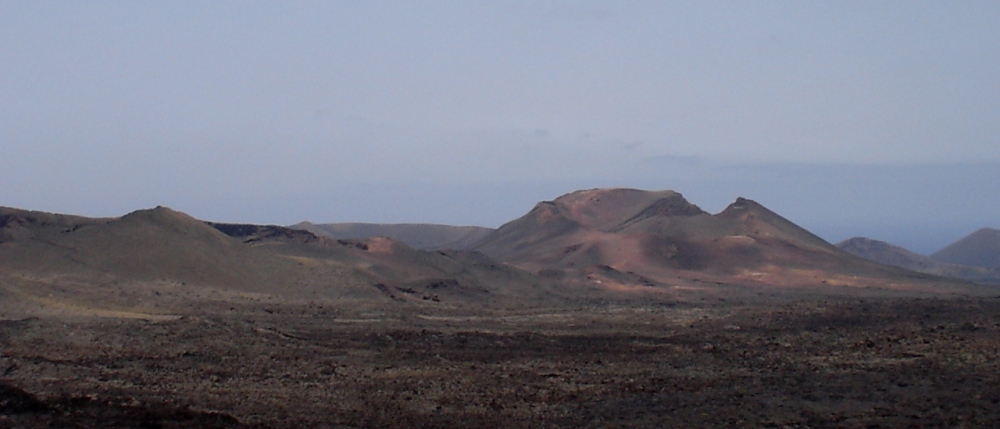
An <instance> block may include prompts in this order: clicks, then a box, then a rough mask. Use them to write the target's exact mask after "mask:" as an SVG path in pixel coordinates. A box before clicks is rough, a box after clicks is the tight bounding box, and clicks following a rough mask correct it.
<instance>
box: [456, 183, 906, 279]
mask: <svg viewBox="0 0 1000 429" xmlns="http://www.w3.org/2000/svg"><path fill="white" fill-rule="evenodd" d="M474 249H476V250H478V251H480V252H483V253H485V254H486V255H489V256H491V257H494V258H496V259H499V260H503V261H507V262H510V263H512V264H514V265H516V266H519V267H522V268H525V269H527V270H531V271H536V272H540V273H543V274H548V275H553V276H562V277H564V278H567V279H577V281H579V282H581V283H588V282H589V283H592V284H595V283H596V284H601V285H605V286H607V285H614V287H626V288H627V287H631V286H637V285H638V286H651V285H659V286H678V287H680V286H685V287H686V286H691V285H692V284H693V283H704V282H706V281H709V282H713V283H719V284H723V283H725V284H743V285H748V284H755V285H770V286H808V285H824V284H827V285H854V286H878V287H889V288H905V287H911V286H912V285H901V284H900V282H902V281H906V282H910V283H913V282H914V281H915V280H913V278H914V276H916V277H920V276H919V275H918V274H915V273H910V272H906V271H903V270H899V269H895V268H891V267H886V266H882V265H878V264H874V263H871V262H869V261H865V260H863V259H861V258H857V257H855V256H852V255H848V254H846V253H844V252H842V251H840V250H839V249H837V248H836V247H834V246H833V245H831V244H829V243H827V242H825V241H824V240H822V239H821V238H819V237H817V236H816V235H814V234H812V233H810V232H809V231H806V230H805V229H803V228H801V227H799V226H797V225H795V224H794V223H792V222H790V221H788V220H787V219H784V218H783V217H781V216H779V215H777V214H776V213H774V212H772V211H771V210H768V209H767V208H766V207H764V206H762V205H760V204H758V203H756V202H754V201H751V200H747V199H743V198H740V199H737V200H736V202H734V203H733V204H731V205H730V206H729V207H727V208H726V209H725V210H724V211H722V212H721V213H718V214H715V215H712V214H709V213H706V212H705V211H703V210H701V209H700V208H698V207H697V206H695V205H693V204H691V203H689V202H687V201H686V200H684V198H683V197H682V196H681V195H680V194H678V193H676V192H673V191H660V192H648V191H640V190H635V189H593V190H587V191H579V192H574V193H571V194H567V195H564V196H562V197H559V198H557V199H556V200H554V201H547V202H542V203H539V204H538V205H536V206H535V208H534V209H532V210H531V211H530V212H529V213H528V214H526V215H525V216H523V217H521V218H519V219H516V220H514V221H512V222H510V223H507V224H506V225H503V226H501V227H500V228H499V229H497V230H496V231H495V232H494V233H492V234H490V235H489V236H487V237H486V238H485V239H484V240H482V241H481V242H480V243H478V244H477V245H475V246H474ZM916 282H917V283H919V281H916Z"/></svg>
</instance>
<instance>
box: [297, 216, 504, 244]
mask: <svg viewBox="0 0 1000 429" xmlns="http://www.w3.org/2000/svg"><path fill="white" fill-rule="evenodd" d="M289 228H293V229H301V230H306V231H309V232H312V233H314V234H317V235H322V236H326V237H330V238H334V239H348V240H353V239H366V238H372V237H389V238H393V239H396V240H399V241H402V242H403V243H406V244H407V245H408V246H410V247H413V248H414V249H422V250H440V249H465V248H467V247H469V245H471V244H472V243H475V242H476V241H479V240H480V239H482V238H483V237H485V236H486V235H487V234H489V233H490V232H492V231H493V229H492V228H485V227H479V226H450V225H432V224H415V223H400V224H378V223H326V224H314V223H310V222H300V223H297V224H295V225H292V226H290V227H289Z"/></svg>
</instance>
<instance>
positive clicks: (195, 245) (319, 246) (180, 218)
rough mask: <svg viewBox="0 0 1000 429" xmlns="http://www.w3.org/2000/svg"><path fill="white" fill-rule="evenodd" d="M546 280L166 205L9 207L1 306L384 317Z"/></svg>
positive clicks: (530, 292) (447, 256) (459, 258)
mask: <svg viewBox="0 0 1000 429" xmlns="http://www.w3.org/2000/svg"><path fill="white" fill-rule="evenodd" d="M541 283H542V282H541V281H540V280H539V279H538V278H536V277H535V276H533V275H531V274H529V273H525V272H523V271H520V270H518V269H516V268H513V267H508V266H501V265H499V264H497V263H495V262H493V261H491V260H489V259H488V258H485V257H483V256H482V255H478V254H472V253H463V252H459V251H449V252H444V251H436V252H427V251H420V250H414V249H412V248H410V247H409V246H407V245H405V244H403V243H402V242H399V241H396V240H393V239H389V238H372V239H367V240H344V239H342V240H334V239H330V238H326V237H319V236H316V235H315V234H312V233H310V232H307V231H301V230H295V229H291V228H285V227H279V226H262V225H238V224H223V223H208V222H204V221H201V220H198V219H195V218H192V217H190V216H188V215H186V214H184V213H181V212H178V211H175V210H171V209H169V208H166V207H157V208H154V209H147V210H137V211H135V212H132V213H129V214H127V215H125V216H122V217H117V218H102V219H92V218H84V217H77V216H66V215H58V214H50V213H43V212H33V211H27V210H20V209H13V208H2V207H0V302H5V303H7V304H9V305H14V304H17V305H22V306H27V307H32V306H34V307H32V308H35V307H40V308H48V309H50V310H51V309H59V311H74V312H80V313H86V314H89V313H93V312H103V313H108V311H110V310H108V308H109V306H112V307H115V306H116V307H128V308H133V307H134V306H135V305H138V304H140V303H142V305H143V306H145V307H147V310H149V309H150V308H152V307H157V306H161V305H166V306H167V307H168V308H167V309H166V310H164V309H163V308H160V310H156V311H178V309H184V310H185V311H186V309H188V308H190V306H191V305H192V302H197V303H198V305H208V304H207V303H211V302H216V301H226V300H230V299H239V300H246V299H250V297H259V298H253V299H263V298H265V297H266V299H268V300H302V299H325V300H328V299H332V300H334V302H336V304H337V306H338V307H343V309H345V310H349V311H354V312H357V311H365V310H366V309H372V308H375V309H378V311H383V312H384V311H390V310H392V309H394V308H396V309H399V308H402V307H400V306H417V307H427V306H431V307H434V308H449V307H452V306H456V305H469V304H475V305H480V306H492V305H499V306H509V305H525V304H527V303H530V302H535V303H542V302H544V301H543V300H542V299H540V297H541V296H543V295H545V294H548V293H549V292H548V288H547V286H546V285H544V284H541ZM153 297H156V298H155V299H154V298H153ZM209 297H214V298H209ZM227 297H228V298H227ZM191 299H194V300H196V301H190V300H191ZM154 303H157V304H155V305H154ZM165 303H166V304H165ZM27 307H26V308H27ZM53 311H55V310H53ZM150 311H152V310H150Z"/></svg>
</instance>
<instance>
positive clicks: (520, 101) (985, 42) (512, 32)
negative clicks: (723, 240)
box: [0, 0, 1000, 254]
mask: <svg viewBox="0 0 1000 429" xmlns="http://www.w3.org/2000/svg"><path fill="white" fill-rule="evenodd" d="M0 177H3V179H2V180H3V182H2V184H0V205H3V206H11V207H19V208H25V209H32V210H42V211H50V212H58V213H72V214H80V215H85V216H100V217H104V216H119V215H122V214H125V213H128V212H130V211H133V210H136V209H140V208H149V207H154V206H157V205H164V206H168V207H171V208H174V209H176V210H180V211H184V212H186V213H188V214H191V215H192V216H195V217H198V218H201V219H206V220H214V221H222V222H246V223H267V224H281V225H288V224H293V223H296V222H299V221H302V220H309V221H312V222H317V223H325V222H346V221H362V222H396V223H398V222H421V223H442V224H461V225H482V226H491V227H496V226H499V225H501V224H502V223H504V222H506V221H509V220H512V219H514V218H516V217H518V216H521V215H522V214H524V213H526V212H527V211H528V210H530V209H531V207H532V206H533V205H534V204H535V203H536V202H538V201H542V200H552V199H555V198H556V197H558V196H559V195H561V194H564V193H568V192H571V191H574V190H577V189H588V188H595V187H635V188H641V189H651V190H660V189H673V190H675V191H678V192H680V193H682V194H683V195H684V196H685V197H686V198H687V199H688V200H689V201H691V202H692V203H694V204H697V205H699V206H701V207H702V208H703V209H705V210H708V211H710V212H713V213H715V212H718V211H721V210H722V209H724V208H725V207H726V205H727V204H729V203H730V202H732V201H733V200H735V199H736V197H738V196H743V197H746V198H750V199H754V200H756V201H758V202H760V203H762V204H764V205H765V206H767V207H768V208H770V209H772V210H774V211H775V212H777V213H779V214H781V215H782V216H784V217H786V218H788V219H789V220H791V221H793V222H795V223H797V224H799V225H801V226H803V227H805V228H807V229H809V230H811V231H813V232H814V233H817V234H818V235H820V236H821V237H823V238H824V239H826V240H828V241H831V242H837V241H840V240H843V239H846V238H849V237H852V236H859V235H861V236H867V237H871V238H875V239H879V240H885V241H889V242H891V243H893V244H897V245H902V246H904V247H907V248H909V249H911V250H914V251H917V252H920V253H925V254H926V253H931V252H933V251H935V250H937V249H939V248H941V247H943V246H945V245H947V244H949V243H950V242H952V241H954V240H957V239H958V238H961V237H962V236H964V235H966V234H968V233H971V232H972V231H974V230H976V229H979V228H982V227H993V228H1000V198H998V196H997V195H998V194H1000V2H996V1H992V0H991V1H962V2H941V1H906V2H899V1H884V2H872V1H835V2H818V1H637V2H632V1H493V2H469V1H423V2H413V1H348V0H345V1H336V2H330V1H316V2H311V1H281V2H277V1H232V2H229V1H211V2H204V1H183V0H179V1H170V2H135V1H88V2H66V1H51V2H50V1H30V2H26V1H12V0H0Z"/></svg>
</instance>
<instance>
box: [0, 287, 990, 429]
mask: <svg viewBox="0 0 1000 429" xmlns="http://www.w3.org/2000/svg"><path fill="white" fill-rule="evenodd" d="M280 313H281V314H279V312H274V313H272V314H268V313H265V312H253V313H252V314H251V313H250V312H247V313H241V314H237V315H229V316H223V315H213V316H205V317H198V318H194V317H188V318H184V319H180V320H176V321H170V322H159V323H153V322H145V321H127V320H114V319H88V320H83V319H81V320H73V321H67V320H46V319H26V320H21V321H6V322H2V323H0V345H2V350H3V354H2V355H0V373H2V374H4V375H3V376H2V380H3V382H2V384H0V427H24V428H49V427H82V428H90V427H110V428H126V427H128V428H141V427H149V428H154V427H162V428H180V427H212V428H237V427H249V425H254V427H272V428H297V427H315V428H327V427H364V428H376V427H380V428H381V427H428V428H429V427H435V428H472V427H474V428H509V427H528V428H532V427H536V428H553V427H555V428H577V427H594V428H605V427H647V428H663V427H774V428H817V427H843V428H876V427H995V425H996V422H998V421H1000V361H998V357H1000V299H975V300H973V299H957V300H937V299H907V300H902V299H894V300H888V299H883V300H864V301H861V300H855V301H838V302H808V303H803V302H799V303H786V304H780V305H777V304H776V305H773V306H764V305H760V306H749V307H715V308H659V309H650V308H646V309H636V308H631V309H628V308H626V309H621V308H596V309H579V310H578V311H575V312H572V313H569V314H560V315H544V314H534V315H496V314H493V315H489V317H481V318H472V317H470V318H465V319H461V318H453V319H445V318H438V319H433V318H418V317H414V318H413V319H412V320H409V321H403V320H395V321H379V322H371V323H360V322H356V321H343V320H337V319H332V318H329V317H327V318H324V317H322V316H321V315H316V314H308V313H304V314H303V313H300V314H302V315H301V316H289V315H288V314H293V313H292V312H287V311H282V312H280ZM282 314H284V315H282ZM515 316H516V317H515Z"/></svg>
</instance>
